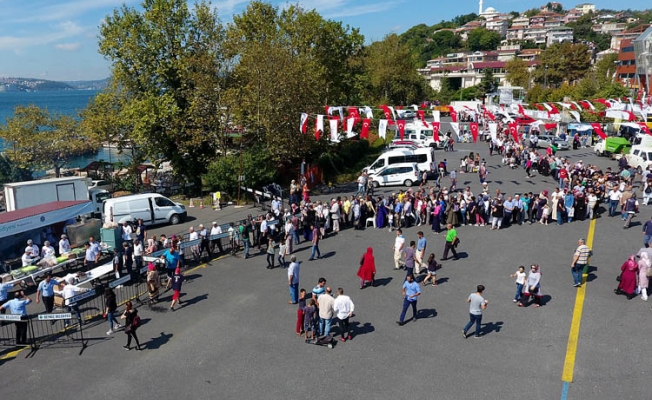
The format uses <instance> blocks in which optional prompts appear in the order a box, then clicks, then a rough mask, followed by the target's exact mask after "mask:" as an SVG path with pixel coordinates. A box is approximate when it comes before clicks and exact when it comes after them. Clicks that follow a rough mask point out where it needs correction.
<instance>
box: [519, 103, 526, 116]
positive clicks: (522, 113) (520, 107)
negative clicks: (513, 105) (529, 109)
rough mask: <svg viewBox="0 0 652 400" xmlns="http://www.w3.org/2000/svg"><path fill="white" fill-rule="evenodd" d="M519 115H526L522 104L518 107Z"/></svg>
mask: <svg viewBox="0 0 652 400" xmlns="http://www.w3.org/2000/svg"><path fill="white" fill-rule="evenodd" d="M518 113H519V114H521V115H525V110H524V109H523V106H522V105H520V104H519V105H518Z"/></svg>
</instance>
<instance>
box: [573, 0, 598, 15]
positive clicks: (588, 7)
mask: <svg viewBox="0 0 652 400" xmlns="http://www.w3.org/2000/svg"><path fill="white" fill-rule="evenodd" d="M575 9H577V10H579V11H581V12H582V14H588V13H594V12H595V4H591V3H583V4H579V5H577V6H575Z"/></svg>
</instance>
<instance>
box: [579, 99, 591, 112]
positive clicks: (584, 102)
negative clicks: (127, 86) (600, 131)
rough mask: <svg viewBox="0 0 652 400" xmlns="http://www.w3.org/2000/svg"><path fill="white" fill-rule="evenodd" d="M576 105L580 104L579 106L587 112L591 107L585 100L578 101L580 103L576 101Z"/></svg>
mask: <svg viewBox="0 0 652 400" xmlns="http://www.w3.org/2000/svg"><path fill="white" fill-rule="evenodd" d="M578 103H580V105H581V106H582V107H584V109H585V110H588V109H589V108H591V106H590V104H591V103H589V102H588V101H586V100H580V101H578Z"/></svg>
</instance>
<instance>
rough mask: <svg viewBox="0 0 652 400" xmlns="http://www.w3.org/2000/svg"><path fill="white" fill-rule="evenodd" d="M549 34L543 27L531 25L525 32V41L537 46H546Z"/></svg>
mask: <svg viewBox="0 0 652 400" xmlns="http://www.w3.org/2000/svg"><path fill="white" fill-rule="evenodd" d="M547 32H548V30H547V29H546V27H545V26H543V25H531V26H530V27H529V28H527V29H526V30H525V32H523V40H529V41H531V42H534V43H535V44H544V43H546V40H547V36H546V35H547Z"/></svg>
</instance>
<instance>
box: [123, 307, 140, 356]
mask: <svg viewBox="0 0 652 400" xmlns="http://www.w3.org/2000/svg"><path fill="white" fill-rule="evenodd" d="M125 307H126V309H125V312H124V313H122V316H121V317H120V319H124V320H125V334H127V344H126V345H125V346H122V347H124V349H125V350H127V351H129V350H131V339H132V338H133V339H134V340H135V341H136V347H135V348H136V350H141V348H140V342H139V341H138V335H136V331H137V330H138V328H139V327H140V317H139V316H138V310H137V309H135V308H133V304H131V301H127V302H126V303H125Z"/></svg>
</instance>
